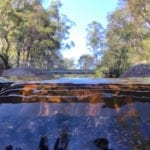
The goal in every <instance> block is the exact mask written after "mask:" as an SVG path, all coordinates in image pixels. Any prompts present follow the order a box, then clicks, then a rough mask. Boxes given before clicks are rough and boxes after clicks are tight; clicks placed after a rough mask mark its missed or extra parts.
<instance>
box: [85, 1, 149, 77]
mask: <svg viewBox="0 0 150 150" xmlns="http://www.w3.org/2000/svg"><path fill="white" fill-rule="evenodd" d="M149 18H150V3H149V1H148V0H120V5H119V7H118V8H117V9H116V10H115V11H114V12H112V13H110V14H109V15H108V25H107V27H106V29H105V30H104V31H105V32H103V34H104V35H103V34H99V29H103V27H102V26H99V28H98V29H95V32H92V33H91V30H92V28H93V27H90V29H91V30H88V31H87V41H88V44H87V47H89V45H90V47H92V48H93V49H96V50H98V52H100V51H102V50H103V53H102V55H101V57H100V59H99V60H98V63H97V73H98V74H99V75H102V76H105V77H119V76H120V74H122V72H124V71H126V70H127V69H128V68H129V67H130V66H132V65H134V64H139V63H150V30H149V29H150V20H149ZM91 24H93V22H92V23H91ZM91 24H90V25H91ZM97 24H99V25H101V24H100V23H97ZM88 27H89V25H88ZM94 33H95V34H94ZM98 34H99V35H98ZM89 35H90V38H89ZM102 35H103V36H102ZM97 36H98V37H97ZM101 36H102V38H101ZM96 43H100V44H99V47H94V46H93V44H95V45H96ZM101 43H102V44H101ZM104 46H105V47H104ZM93 55H95V54H94V53H93ZM95 59H96V58H95Z"/></svg>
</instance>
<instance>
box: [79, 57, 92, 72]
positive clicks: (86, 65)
mask: <svg viewBox="0 0 150 150" xmlns="http://www.w3.org/2000/svg"><path fill="white" fill-rule="evenodd" d="M78 66H79V68H80V69H83V70H88V69H95V62H94V57H93V56H91V55H89V54H83V55H81V56H80V58H79V60H78Z"/></svg>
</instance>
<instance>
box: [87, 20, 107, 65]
mask: <svg viewBox="0 0 150 150" xmlns="http://www.w3.org/2000/svg"><path fill="white" fill-rule="evenodd" d="M104 46H105V30H104V28H103V27H102V25H101V24H100V23H99V22H97V21H92V22H91V23H90V24H88V27H87V48H88V49H89V50H90V51H91V52H92V53H93V55H94V57H95V62H96V63H97V62H98V59H99V58H100V55H101V54H102V52H103V50H104Z"/></svg>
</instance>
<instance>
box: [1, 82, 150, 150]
mask: <svg viewBox="0 0 150 150" xmlns="http://www.w3.org/2000/svg"><path fill="white" fill-rule="evenodd" d="M0 87H1V92H0V103H1V104H0V150H3V149H4V148H5V147H6V145H9V144H11V145H13V147H14V148H16V147H20V148H22V150H38V149H39V142H40V138H41V136H47V138H48V146H49V149H50V150H53V149H54V145H55V143H56V141H57V139H58V138H59V137H61V135H62V134H66V135H67V140H68V145H67V149H68V150H96V149H99V148H98V146H97V145H96V142H95V141H97V140H98V139H99V138H104V139H107V141H108V147H109V148H111V149H113V150H133V149H139V150H141V149H143V150H148V149H149V147H150V79H130V80H129V79H128V80H127V79H126V80H121V79H120V80H110V79H103V80H102V79H69V80H68V79H60V80H45V81H40V82H17V83H1V86H0Z"/></svg>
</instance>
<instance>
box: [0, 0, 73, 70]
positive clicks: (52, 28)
mask: <svg viewBox="0 0 150 150" xmlns="http://www.w3.org/2000/svg"><path fill="white" fill-rule="evenodd" d="M60 7H61V2H60V1H58V0H56V1H52V2H51V6H50V8H48V9H44V8H43V5H42V1H40V0H30V1H27V0H10V1H9V0H6V1H2V3H1V5H0V13H1V14H2V15H1V16H0V17H1V18H0V19H1V20H2V22H1V23H0V37H1V39H0V42H1V47H0V48H1V52H3V53H5V54H6V55H7V56H8V57H9V60H11V59H10V56H11V58H12V57H14V58H16V62H15V64H17V66H19V65H22V63H23V62H25V64H28V65H31V66H35V67H36V66H38V67H45V66H46V67H45V68H47V69H48V68H53V67H54V66H55V67H57V66H58V65H60V64H62V63H61V62H62V61H63V60H62V59H63V58H62V54H61V50H62V48H65V47H66V45H67V44H68V45H69V46H70V43H67V44H66V45H64V41H65V40H67V39H68V38H69V29H70V28H71V26H72V25H73V23H72V22H71V21H70V20H69V19H68V18H67V17H66V16H65V17H64V16H63V15H61V14H60V11H59V9H60ZM41 62H42V63H41Z"/></svg>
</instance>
